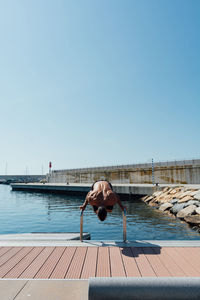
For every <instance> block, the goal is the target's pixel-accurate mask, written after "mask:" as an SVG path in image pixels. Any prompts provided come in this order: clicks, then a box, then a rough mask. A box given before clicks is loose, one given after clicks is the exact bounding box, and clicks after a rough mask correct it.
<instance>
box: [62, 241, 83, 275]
mask: <svg viewBox="0 0 200 300" xmlns="http://www.w3.org/2000/svg"><path fill="white" fill-rule="evenodd" d="M86 252H87V247H79V248H77V250H76V252H75V254H74V257H73V258H72V262H71V264H70V266H69V269H68V271H67V274H66V276H65V278H68V279H79V278H80V277H81V271H82V268H83V263H84V260H85V255H86Z"/></svg>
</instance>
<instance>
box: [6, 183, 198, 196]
mask: <svg viewBox="0 0 200 300" xmlns="http://www.w3.org/2000/svg"><path fill="white" fill-rule="evenodd" d="M177 185H179V186H180V185H181V186H186V187H187V188H189V187H192V188H197V189H198V188H199V189H200V185H197V184H160V185H159V186H156V185H153V184H130V183H123V184H122V183H117V184H115V183H113V184H112V186H113V190H114V191H115V192H116V193H118V194H123V195H152V194H153V193H154V191H155V190H160V189H162V188H164V187H166V186H171V187H174V186H177ZM91 186H92V183H90V184H89V183H70V184H65V183H45V184H43V183H27V184H26V183H13V184H11V187H12V189H13V190H16V191H17V190H22V191H33V192H34V191H35V192H45V193H47V192H50V193H66V194H84V195H85V194H87V193H88V192H89V191H90V189H91Z"/></svg>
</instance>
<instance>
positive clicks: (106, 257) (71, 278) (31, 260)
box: [0, 234, 200, 300]
mask: <svg viewBox="0 0 200 300" xmlns="http://www.w3.org/2000/svg"><path fill="white" fill-rule="evenodd" d="M58 235H59V234H58ZM44 236H45V234H44ZM54 237H55V234H54ZM199 256H200V241H132V242H130V241H127V242H126V243H124V242H116V241H93V240H84V241H83V242H80V241H78V240H73V241H67V240H64V239H60V238H55V239H54V240H53V239H51V238H49V239H46V238H44V239H41V238H39V239H37V238H36V239H35V240H34V239H27V240H26V239H21V240H19V238H16V239H14V238H13V237H12V238H11V239H10V240H9V239H8V238H6V239H5V238H1V239H0V299H3V300H8V299H17V300H23V299H27V297H28V295H29V296H32V298H31V297H30V298H29V299H37V300H41V299H48V300H50V299H60V300H61V299H73V300H76V299H77V300H79V299H81V300H83V299H88V282H89V281H88V280H89V278H91V277H104V278H105V277H107V278H116V277H118V278H127V277H128V278H131V277H135V278H141V277H143V278H146V277H151V278H153V277H154V278H160V277H188V278H191V277H200V260H199ZM56 293H57V294H56ZM8 295H10V296H9V297H8ZM56 295H57V296H56ZM58 295H59V296H58ZM66 295H68V297H66ZM70 297H71V298H70Z"/></svg>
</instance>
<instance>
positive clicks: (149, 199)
mask: <svg viewBox="0 0 200 300" xmlns="http://www.w3.org/2000/svg"><path fill="white" fill-rule="evenodd" d="M152 199H153V197H152V196H148V197H147V198H146V199H145V200H144V201H145V202H147V203H148V202H149V201H151V200H152Z"/></svg>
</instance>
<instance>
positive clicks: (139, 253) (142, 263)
mask: <svg viewBox="0 0 200 300" xmlns="http://www.w3.org/2000/svg"><path fill="white" fill-rule="evenodd" d="M131 250H132V252H133V256H134V257H135V260H136V263H137V265H138V268H139V270H140V273H141V275H142V277H156V274H155V272H154V270H153V269H152V267H151V265H150V263H149V261H148V260H147V258H146V256H145V255H144V252H143V250H142V248H140V247H131Z"/></svg>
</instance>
